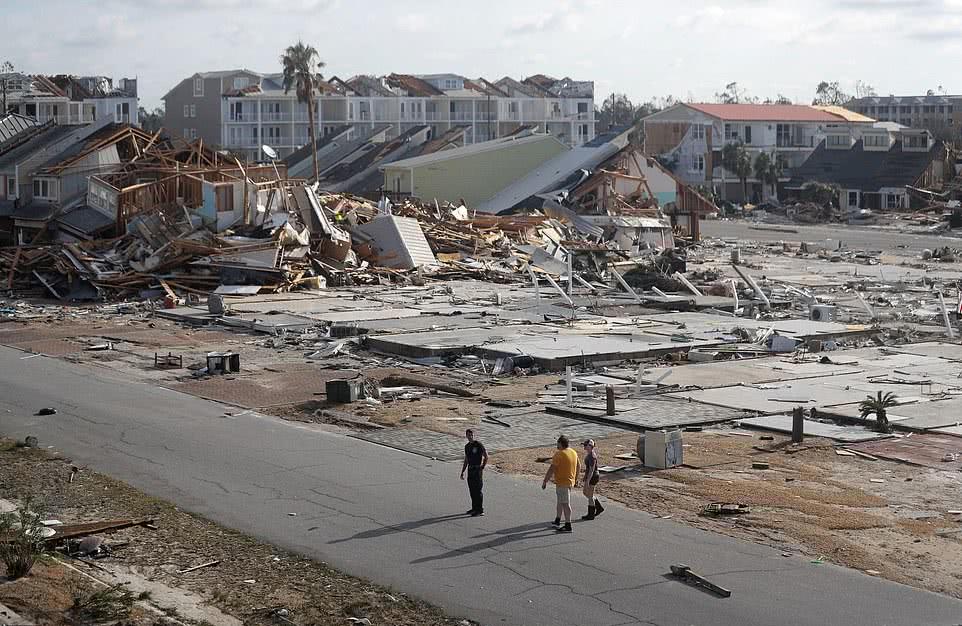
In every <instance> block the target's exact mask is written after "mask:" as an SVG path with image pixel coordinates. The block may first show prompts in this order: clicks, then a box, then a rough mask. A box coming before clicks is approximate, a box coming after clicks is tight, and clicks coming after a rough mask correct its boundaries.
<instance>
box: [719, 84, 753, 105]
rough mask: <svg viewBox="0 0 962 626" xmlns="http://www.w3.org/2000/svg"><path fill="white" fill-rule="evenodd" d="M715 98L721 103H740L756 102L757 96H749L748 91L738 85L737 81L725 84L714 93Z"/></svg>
mask: <svg viewBox="0 0 962 626" xmlns="http://www.w3.org/2000/svg"><path fill="white" fill-rule="evenodd" d="M715 100H717V101H718V102H720V103H722V104H742V103H752V102H756V101H757V98H750V97H749V96H748V91H746V90H745V89H742V88H741V87H739V86H738V81H732V82H730V83H728V84H727V85H725V90H724V91H721V92H718V93H716V94H715Z"/></svg>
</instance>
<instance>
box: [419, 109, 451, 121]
mask: <svg viewBox="0 0 962 626" xmlns="http://www.w3.org/2000/svg"><path fill="white" fill-rule="evenodd" d="M424 119H425V120H426V121H428V122H446V121H447V119H448V118H447V116H446V114H445V113H442V112H441V111H427V112H426V113H425V114H424Z"/></svg>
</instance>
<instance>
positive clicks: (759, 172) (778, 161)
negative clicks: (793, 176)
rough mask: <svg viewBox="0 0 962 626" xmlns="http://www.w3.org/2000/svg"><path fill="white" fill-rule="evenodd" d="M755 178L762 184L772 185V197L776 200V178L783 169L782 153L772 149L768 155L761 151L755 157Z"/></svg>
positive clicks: (779, 176)
mask: <svg viewBox="0 0 962 626" xmlns="http://www.w3.org/2000/svg"><path fill="white" fill-rule="evenodd" d="M754 169H755V178H757V179H758V182H760V183H761V184H762V186H763V189H764V185H765V184H766V183H767V184H769V185H771V186H772V197H774V198H775V199H776V200H778V179H779V178H781V177H782V172H784V171H785V159H784V157H782V155H780V154H777V153H776V152H774V151H772V154H771V155H769V154H767V153H765V152H761V153H759V154H758V156H757V157H755V168H754Z"/></svg>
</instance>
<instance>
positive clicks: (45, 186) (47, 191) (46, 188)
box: [33, 178, 57, 200]
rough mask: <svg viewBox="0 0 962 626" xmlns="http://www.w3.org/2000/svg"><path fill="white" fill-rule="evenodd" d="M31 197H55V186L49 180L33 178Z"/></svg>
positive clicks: (45, 198)
mask: <svg viewBox="0 0 962 626" xmlns="http://www.w3.org/2000/svg"><path fill="white" fill-rule="evenodd" d="M33 197H34V198H41V199H44V200H53V199H56V197H57V193H56V187H55V185H53V184H51V181H49V180H42V179H39V178H35V179H34V181H33Z"/></svg>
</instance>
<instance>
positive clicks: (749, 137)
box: [745, 126, 752, 143]
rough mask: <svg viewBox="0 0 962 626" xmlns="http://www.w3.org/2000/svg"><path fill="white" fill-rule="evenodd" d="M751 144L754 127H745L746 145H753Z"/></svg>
mask: <svg viewBox="0 0 962 626" xmlns="http://www.w3.org/2000/svg"><path fill="white" fill-rule="evenodd" d="M751 142H752V127H751V126H746V127H745V143H751Z"/></svg>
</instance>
